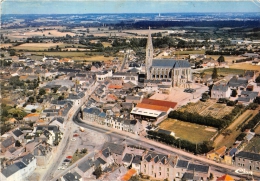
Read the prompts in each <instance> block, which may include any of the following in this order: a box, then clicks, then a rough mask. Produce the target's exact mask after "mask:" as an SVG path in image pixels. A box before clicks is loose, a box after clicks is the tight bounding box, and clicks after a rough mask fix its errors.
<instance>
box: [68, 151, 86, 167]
mask: <svg viewBox="0 0 260 181" xmlns="http://www.w3.org/2000/svg"><path fill="white" fill-rule="evenodd" d="M86 154H88V152H86V153H80V152H78V153H77V154H76V152H75V153H74V155H73V156H72V159H71V162H70V164H69V166H71V165H72V164H73V163H75V162H76V161H78V160H79V159H81V158H83V157H84V156H85V155H86Z"/></svg>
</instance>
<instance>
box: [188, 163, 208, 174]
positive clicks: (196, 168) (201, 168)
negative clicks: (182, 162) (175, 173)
mask: <svg viewBox="0 0 260 181" xmlns="http://www.w3.org/2000/svg"><path fill="white" fill-rule="evenodd" d="M188 170H190V171H195V172H202V173H208V171H209V166H204V165H197V164H193V163H190V164H189V166H188Z"/></svg>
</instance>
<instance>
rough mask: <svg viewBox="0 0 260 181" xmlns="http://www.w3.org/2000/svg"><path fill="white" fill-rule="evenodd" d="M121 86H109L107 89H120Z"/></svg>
mask: <svg viewBox="0 0 260 181" xmlns="http://www.w3.org/2000/svg"><path fill="white" fill-rule="evenodd" d="M122 87H123V86H121V85H109V86H108V88H109V89H122Z"/></svg>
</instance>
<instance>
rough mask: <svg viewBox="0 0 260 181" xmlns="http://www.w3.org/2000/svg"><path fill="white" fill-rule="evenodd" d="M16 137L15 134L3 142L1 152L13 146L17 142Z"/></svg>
mask: <svg viewBox="0 0 260 181" xmlns="http://www.w3.org/2000/svg"><path fill="white" fill-rule="evenodd" d="M15 141H16V140H15V139H14V137H13V136H11V137H8V138H6V139H5V140H4V141H2V143H1V152H2V153H5V152H6V151H7V150H8V149H9V148H11V147H13V146H14V144H15Z"/></svg>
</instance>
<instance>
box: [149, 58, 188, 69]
mask: <svg viewBox="0 0 260 181" xmlns="http://www.w3.org/2000/svg"><path fill="white" fill-rule="evenodd" d="M152 67H171V68H189V67H191V66H190V63H189V62H188V61H187V60H174V59H154V60H153V62H152Z"/></svg>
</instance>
